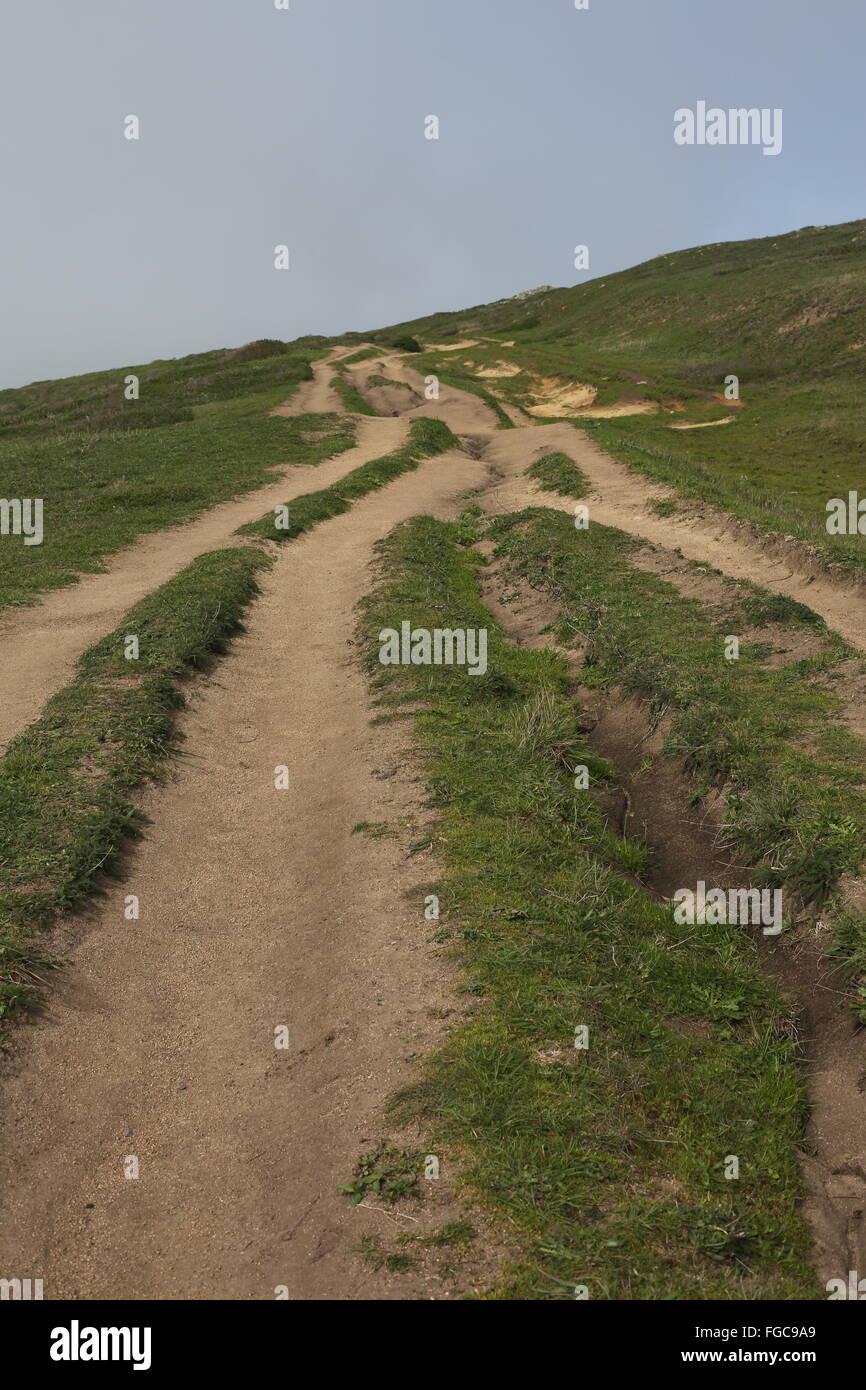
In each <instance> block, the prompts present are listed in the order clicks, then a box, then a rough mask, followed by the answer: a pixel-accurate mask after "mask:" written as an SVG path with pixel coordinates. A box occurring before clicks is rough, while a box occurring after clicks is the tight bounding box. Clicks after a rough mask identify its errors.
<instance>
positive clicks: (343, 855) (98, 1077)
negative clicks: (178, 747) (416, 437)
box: [0, 453, 484, 1299]
mask: <svg viewBox="0 0 866 1390" xmlns="http://www.w3.org/2000/svg"><path fill="white" fill-rule="evenodd" d="M483 474H484V468H483V465H481V464H479V463H476V462H474V461H473V460H471V459H470V458H468V457H467V456H466V455H464V454H459V453H454V454H447V455H442V456H439V457H437V458H434V459H431V460H429V461H428V462H426V463H425V464H423V465H422V466H421V467H420V468H419V469H418V470H417V472H415V473H413V474H410V475H406V476H405V477H403V478H401V479H398V480H397V481H395V482H394V483H392V484H391V485H390V487H388V488H387V489H385V490H384V491H382V492H377V493H375V494H373V495H372V496H370V497H368V498H366V499H364V500H362V501H360V502H358V503H356V505H355V506H354V507H353V508H352V510H351V512H350V513H348V514H346V515H345V516H342V517H338V518H336V519H334V520H332V521H330V522H328V523H326V524H324V525H322V526H320V527H319V528H317V530H316V531H314V532H312V533H311V534H310V535H309V536H307V537H303V538H301V539H299V540H298V541H295V542H293V543H292V544H291V545H289V546H287V547H286V548H285V550H284V551H283V552H282V554H281V555H280V557H279V559H278V561H277V564H276V566H275V567H274V569H273V571H271V572H270V573H269V574H268V575H267V576H266V577H265V579H264V590H265V592H264V594H263V596H262V597H261V599H260V600H259V601H258V602H257V603H256V604H255V605H254V608H253V609H252V610H251V615H250V618H249V621H248V630H247V632H246V634H245V635H244V636H242V637H241V638H239V639H238V640H237V641H236V642H235V643H234V644H233V646H232V649H231V652H230V654H229V655H228V656H227V657H226V658H225V659H224V660H223V661H222V662H221V663H220V664H219V666H218V667H217V668H216V669H215V673H214V675H213V676H212V677H211V678H209V679H207V680H206V681H204V682H203V685H202V687H200V688H197V689H198V693H197V694H196V696H195V699H194V705H193V709H192V711H191V713H190V714H188V715H187V716H186V717H185V719H184V725H185V731H186V734H187V740H188V741H187V745H186V756H185V757H184V759H183V760H182V762H181V764H180V767H179V771H178V775H177V778H176V780H175V781H173V782H172V783H171V784H170V785H169V786H168V787H164V788H162V789H154V790H152V791H150V792H148V793H147V794H146V795H145V797H144V798H143V804H144V809H145V811H146V812H147V813H149V814H150V815H151V816H152V818H153V824H152V825H151V828H150V829H149V831H148V832H147V833H146V836H145V839H144V840H143V842H141V843H140V844H139V845H138V846H137V847H136V848H135V850H134V851H132V852H131V853H130V855H129V862H128V875H127V878H126V880H125V882H124V883H123V884H122V885H114V886H111V887H110V888H109V891H108V894H107V896H106V898H105V899H104V900H103V901H102V902H101V903H100V905H99V906H98V908H96V909H95V910H94V911H93V912H92V914H91V915H90V919H89V922H88V923H87V925H86V929H85V931H84V936H83V940H82V941H81V943H80V945H79V946H78V947H77V949H76V950H75V953H74V964H73V966H72V968H71V969H70V971H69V972H68V974H67V977H66V982H65V984H63V985H62V986H61V988H60V989H58V990H55V991H54V993H53V996H52V1000H51V1005H50V1012H49V1013H48V1015H47V1017H46V1018H44V1019H43V1020H41V1021H39V1022H37V1023H36V1024H35V1025H32V1026H28V1027H24V1028H22V1029H20V1030H18V1034H17V1047H18V1054H19V1055H18V1058H17V1061H16V1062H14V1063H13V1074H12V1075H11V1077H7V1078H6V1080H5V1084H4V1088H3V1089H4V1104H3V1111H4V1119H3V1121H2V1127H0V1154H2V1159H0V1189H2V1191H3V1203H2V1205H3V1208H4V1210H5V1213H6V1214H5V1216H4V1218H3V1221H2V1235H0V1268H3V1269H4V1270H9V1271H13V1270H14V1271H17V1270H20V1271H22V1273H26V1272H28V1271H29V1272H31V1273H32V1275H33V1276H34V1277H36V1276H37V1275H38V1276H40V1277H43V1278H44V1279H45V1281H46V1282H45V1296H46V1298H63V1297H80V1298H120V1299H130V1298H135V1299H150V1298H177V1299H185V1298H205V1299H207V1298H231V1299H239V1298H240V1299H268V1298H273V1296H274V1294H273V1290H274V1288H275V1287H276V1286H277V1285H278V1284H286V1285H288V1287H289V1290H290V1294H291V1297H292V1298H300V1299H330V1298H335V1299H358V1298H363V1297H369V1296H372V1295H373V1294H374V1296H375V1297H390V1296H394V1297H398V1296H400V1295H399V1293H394V1294H393V1295H392V1294H391V1293H390V1292H389V1288H390V1285H389V1282H388V1280H387V1279H386V1277H385V1276H382V1277H378V1276H373V1275H371V1274H370V1273H369V1270H368V1269H367V1268H366V1267H365V1266H364V1265H363V1264H362V1263H361V1262H360V1261H359V1260H358V1259H357V1257H356V1256H354V1255H352V1254H350V1253H349V1247H350V1246H351V1245H352V1244H353V1243H354V1242H355V1241H356V1240H357V1239H358V1238H359V1237H360V1235H362V1234H364V1233H366V1232H372V1233H374V1234H377V1235H391V1234H393V1229H392V1228H391V1225H390V1223H389V1222H388V1221H387V1220H385V1219H384V1218H383V1217H382V1215H381V1213H380V1212H377V1211H371V1210H367V1209H365V1208H356V1209H353V1208H351V1207H350V1205H349V1203H348V1202H347V1200H346V1199H345V1198H342V1197H340V1196H338V1194H337V1192H336V1188H337V1185H338V1184H339V1183H340V1182H344V1181H347V1180H348V1179H349V1177H350V1176H351V1171H352V1167H353V1164H354V1162H355V1159H356V1158H357V1156H358V1153H359V1152H360V1151H362V1150H363V1147H364V1144H365V1143H367V1142H369V1143H370V1145H371V1146H372V1145H374V1144H375V1142H376V1141H377V1139H378V1138H379V1137H380V1133H381V1124H382V1122H381V1120H380V1118H379V1111H380V1107H381V1104H382V1101H383V1099H384V1097H385V1096H386V1095H387V1093H388V1092H389V1091H390V1089H391V1088H392V1087H393V1086H395V1085H397V1084H399V1083H402V1082H404V1081H405V1080H406V1079H407V1078H408V1076H409V1074H410V1068H409V1064H408V1063H407V1062H406V1061H405V1060H404V1059H405V1058H406V1057H407V1056H408V1055H409V1054H411V1053H422V1052H424V1051H426V1050H427V1049H428V1048H429V1047H430V1045H431V1044H433V1043H435V1042H436V1040H437V1038H439V1037H440V1036H441V1033H440V1030H441V1028H442V1024H441V1022H437V1021H434V1020H431V1017H430V1016H429V1015H430V1011H432V1010H436V1009H440V1008H441V1007H442V1005H443V1003H445V1002H447V1003H450V1004H452V1005H453V999H449V998H447V996H446V995H444V994H443V990H445V989H447V987H448V982H449V977H448V972H447V970H446V969H445V968H444V966H443V964H442V962H441V960H440V959H439V956H438V951H437V949H436V948H434V947H431V946H428V945H426V944H425V938H426V936H427V934H428V931H429V924H428V923H425V922H424V920H423V918H422V917H421V914H420V912H419V911H417V909H416V907H415V905H414V904H410V903H407V902H406V900H405V899H404V897H403V895H404V893H405V892H406V891H407V889H409V888H412V887H416V888H417V886H418V884H419V883H420V882H421V881H429V878H430V874H431V866H430V861H429V858H426V857H424V856H418V857H417V858H412V859H407V857H406V851H405V848H400V847H399V846H398V844H397V843H396V842H395V841H394V840H392V839H382V840H377V841H373V840H370V839H369V838H368V837H365V836H363V835H355V836H353V835H352V834H351V828H352V826H353V824H355V823H357V822H359V821H377V820H388V821H391V822H393V821H395V820H396V819H397V818H398V817H400V816H402V815H404V814H406V813H407V812H412V811H413V810H414V809H416V808H417V805H418V800H419V797H418V788H417V786H416V785H415V782H414V781H413V780H412V778H411V776H410V775H408V774H406V773H404V772H402V771H397V769H398V768H399V767H400V764H401V762H402V760H403V758H402V748H403V745H404V743H405V741H406V740H407V738H408V732H407V729H406V726H405V725H403V724H398V725H394V726H384V727H382V726H380V727H375V728H374V727H371V725H370V723H369V718H370V715H369V707H368V704H369V702H368V694H367V689H366V682H365V680H364V678H363V677H362V675H361V674H360V672H359V671H358V670H357V669H356V666H355V664H354V657H353V652H352V649H351V647H350V646H349V645H348V643H349V640H350V637H351V635H352V629H353V621H354V615H353V607H354V604H355V602H356V600H357V599H358V597H359V596H360V594H361V593H363V592H365V591H366V590H367V588H368V587H369V571H368V566H369V562H370V558H371V550H372V545H373V542H374V541H375V540H376V539H377V538H378V537H380V536H382V535H384V534H386V533H387V532H388V531H389V530H390V529H391V528H392V527H393V526H394V525H395V524H396V523H397V522H398V521H400V520H401V519H403V518H404V517H408V516H411V515H414V514H416V513H418V512H433V513H439V514H443V515H454V514H456V513H457V512H459V508H460V505H462V504H457V505H454V504H453V503H452V501H451V499H452V498H454V497H455V496H456V494H457V493H458V492H460V491H461V490H463V489H465V488H467V487H472V486H477V485H478V484H479V483H480V482H481V481H482V480H483ZM280 764H285V765H286V766H288V767H289V769H290V778H291V787H290V790H288V791H276V790H275V789H274V785H273V777H274V768H275V767H276V766H277V765H280ZM395 771H397V775H394V773H395ZM423 814H424V813H422V815H423ZM411 838H412V836H411V834H409V835H408V840H409V841H411ZM406 842H407V834H406V833H404V836H403V844H404V845H405V843H406ZM127 893H136V894H138V895H139V897H140V899H141V919H140V921H138V922H127V921H125V920H124V917H123V899H124V895H125V894H127ZM279 1024H287V1025H288V1027H289V1030H290V1043H291V1045H290V1049H289V1050H288V1051H287V1052H277V1051H275V1049H274V1041H273V1030H274V1028H275V1026H276V1025H279ZM130 1154H132V1155H136V1156H137V1157H138V1159H139V1162H140V1173H141V1176H140V1178H139V1180H138V1181H131V1180H127V1179H125V1178H124V1176H123V1172H122V1162H123V1159H124V1157H125V1156H126V1155H130ZM435 1186H438V1185H436V1184H431V1187H435ZM89 1204H92V1207H91V1206H90V1205H89Z"/></svg>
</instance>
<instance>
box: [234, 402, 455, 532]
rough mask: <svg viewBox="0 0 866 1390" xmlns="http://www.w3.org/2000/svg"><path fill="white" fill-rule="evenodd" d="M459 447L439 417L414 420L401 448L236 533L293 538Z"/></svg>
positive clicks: (373, 460)
mask: <svg viewBox="0 0 866 1390" xmlns="http://www.w3.org/2000/svg"><path fill="white" fill-rule="evenodd" d="M458 447H459V445H458V441H457V439H456V437H455V436H454V435H453V434H452V433H451V430H450V429H449V428H448V426H447V425H445V424H443V422H442V421H441V420H428V419H427V418H426V417H424V418H421V419H418V420H413V421H412V424H411V426H410V429H409V438H408V440H407V442H406V444H404V446H403V448H402V449H397V450H395V452H394V453H393V454H385V455H383V457H382V458H378V459H371V460H370V462H369V463H362V464H361V465H360V467H359V468H353V469H352V471H351V472H350V473H347V474H346V476H345V478H341V479H340V481H339V482H337V483H333V484H332V485H331V487H327V488H322V489H321V491H319V492H307V493H304V494H303V496H301V497H296V498H295V499H294V500H293V501H292V502H290V503H287V504H286V505H285V506H284V507H277V508H275V509H274V511H273V512H268V514H267V516H264V517H262V518H261V520H260V521H252V522H249V523H248V524H247V525H246V526H241V527H240V528H239V534H241V535H247V536H258V537H260V538H261V539H263V540H270V541H281V542H282V541H290V540H294V538H295V536H300V535H301V534H302V533H303V532H304V531H309V530H311V529H312V528H313V527H314V526H317V525H318V524H319V522H320V521H327V520H328V519H329V518H330V517H332V516H339V515H340V514H341V513H342V512H347V511H348V510H349V507H350V506H351V505H352V503H353V502H354V501H356V500H357V498H359V497H363V496H364V495H365V494H366V493H368V492H373V491H374V490H375V489H376V488H380V487H384V486H385V484H386V483H390V482H391V481H392V480H393V479H394V478H397V477H399V476H400V474H401V473H408V472H410V471H411V470H412V469H414V468H417V467H418V465H419V463H422V462H423V460H424V459H425V458H430V457H432V456H433V455H434V454H441V453H444V451H445V450H446V449H456V448H458Z"/></svg>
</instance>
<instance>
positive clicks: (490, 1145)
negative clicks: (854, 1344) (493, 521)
mask: <svg viewBox="0 0 866 1390" xmlns="http://www.w3.org/2000/svg"><path fill="white" fill-rule="evenodd" d="M526 524H527V523H525V522H524V523H523V525H524V526H525V525H526ZM517 525H519V523H515V532H514V534H517V529H516V528H517ZM572 544H573V543H572ZM380 551H381V556H382V561H383V565H382V569H383V578H382V579H381V580H380V582H379V583H378V584H377V586H376V588H375V590H374V591H373V592H372V594H371V595H369V596H368V597H367V598H366V599H365V600H364V601H363V603H362V605H361V618H360V631H361V637H362V642H363V649H364V651H365V653H366V661H367V665H368V670H369V674H370V679H371V682H372V685H373V687H374V689H375V690H376V691H377V704H378V705H379V706H380V708H381V709H383V710H386V711H389V712H390V713H391V714H392V715H393V716H395V717H397V716H399V714H400V713H401V711H402V707H403V706H404V704H406V703H408V704H409V705H411V706H412V707H413V708H412V710H411V711H409V712H407V713H406V717H409V718H412V719H413V720H414V727H415V730H416V735H417V739H418V743H419V745H420V750H421V755H422V758H423V762H424V765H425V769H426V774H427V779H428V785H429V788H430V792H431V796H432V805H433V807H434V808H435V810H436V813H437V817H438V830H437V831H436V850H437V856H438V858H439V862H440V863H441V864H442V865H443V866H444V875H443V878H442V880H441V882H440V884H439V885H438V886H437V888H436V891H437V893H438V894H439V896H440V901H441V913H442V919H441V920H442V925H441V926H440V928H439V931H438V932H437V939H442V940H447V941H449V942H450V943H451V945H452V947H453V949H454V951H455V952H456V953H457V955H458V957H459V958H460V959H461V960H462V961H463V962H464V964H465V967H466V971H467V975H468V982H467V986H466V988H467V991H468V995H469V997H470V998H472V999H474V1000H475V1001H476V1007H475V1009H474V1010H473V1011H472V1012H471V1013H470V1015H469V1017H468V1019H467V1021H466V1022H465V1023H463V1024H462V1025H461V1026H460V1027H459V1028H457V1029H456V1030H455V1031H454V1033H453V1034H452V1035H451V1038H450V1040H449V1041H448V1043H447V1044H446V1045H445V1047H444V1048H443V1049H442V1050H441V1051H439V1052H438V1053H436V1054H435V1056H433V1057H432V1058H431V1059H430V1060H429V1063H428V1064H427V1066H426V1068H425V1070H424V1074H423V1076H422V1079H421V1080H420V1081H419V1083H418V1084H417V1085H415V1086H413V1087H411V1088H410V1089H408V1090H406V1091H404V1092H403V1093H402V1094H401V1095H400V1096H398V1097H397V1098H395V1100H394V1102H393V1106H392V1113H393V1117H394V1119H395V1121H398V1122H401V1123H402V1122H404V1121H407V1120H409V1119H412V1118H414V1119H418V1120H420V1121H421V1123H422V1124H423V1125H424V1132H425V1135H429V1136H430V1138H429V1151H430V1152H437V1153H445V1154H446V1155H447V1156H448V1157H449V1158H456V1159H457V1160H458V1161H459V1162H460V1164H461V1170H462V1172H463V1174H464V1180H465V1182H466V1183H467V1184H468V1186H469V1188H470V1189H471V1190H472V1191H473V1192H474V1194H475V1195H476V1197H477V1198H478V1199H480V1200H481V1202H482V1203H483V1204H484V1205H485V1206H486V1207H487V1208H488V1210H492V1211H493V1212H495V1213H498V1214H499V1215H501V1217H502V1218H503V1219H504V1221H503V1229H504V1231H507V1232H508V1234H509V1237H510V1238H511V1239H512V1240H514V1239H515V1233H517V1239H518V1241H519V1244H520V1246H521V1247H522V1248H521V1253H520V1255H519V1256H518V1257H517V1258H516V1260H515V1262H514V1264H513V1266H512V1267H511V1268H510V1269H509V1270H507V1271H506V1273H505V1274H504V1276H503V1278H502V1280H501V1282H500V1284H499V1285H498V1286H497V1288H496V1289H495V1290H493V1291H491V1293H490V1294H489V1297H491V1298H503V1299H538V1300H559V1299H569V1300H570V1299H573V1298H574V1297H575V1289H576V1288H578V1287H585V1288H586V1289H587V1290H588V1294H589V1297H591V1298H594V1299H598V1298H601V1299H633V1298H639V1299H714V1298H720V1299H754V1298H762V1299H763V1298H786V1299H807V1298H813V1297H817V1296H820V1295H819V1293H818V1290H817V1287H816V1283H815V1280H814V1276H813V1274H812V1273H811V1271H810V1269H809V1267H808V1264H807V1258H806V1253H807V1237H806V1233H805V1230H804V1227H803V1223H802V1220H801V1217H800V1214H799V1211H798V1200H799V1197H800V1176H799V1171H798V1164H797V1159H796V1150H797V1146H798V1145H799V1144H800V1143H801V1142H802V1136H803V1124H804V1099H803V1094H802V1090H801V1082H800V1077H799V1074H798V1067H797V1065H796V1064H795V1054H794V1048H793V1044H792V1042H791V1040H790V1029H788V1027H787V1026H786V1025H787V1022H788V1020H787V1014H786V1008H785V1005H784V1004H783V1002H782V1001H781V1000H780V998H779V997H778V995H777V994H776V992H775V990H774V989H773V988H772V986H771V985H770V984H768V982H767V980H766V979H765V978H764V976H763V975H762V972H761V969H760V967H759V962H758V958H757V954H756V950H755V947H754V945H753V943H752V942H750V941H749V940H748V939H747V938H746V937H745V935H744V934H743V932H742V930H741V929H740V928H738V927H731V926H727V925H726V926H719V927H710V926H697V927H695V926H688V927H686V926H678V925H676V924H675V923H674V920H673V914H672V912H671V911H670V909H669V908H667V907H666V906H665V905H663V904H662V903H660V902H657V901H655V900H652V899H650V898H649V897H648V896H647V895H646V894H645V893H644V892H643V891H642V890H641V889H640V888H639V887H638V886H636V885H635V883H634V880H633V879H630V878H628V877H627V876H626V874H625V872H624V866H625V865H628V864H629V862H630V860H631V856H630V853H629V846H628V844H627V843H626V842H624V841H622V840H619V839H618V838H617V837H616V836H614V835H612V834H611V832H609V831H608V830H607V829H606V828H605V825H604V822H603V818H602V815H601V812H600V810H599V808H598V806H597V805H596V803H595V800H594V799H593V797H592V796H591V795H590V794H589V793H587V792H585V791H576V790H575V779H574V776H573V771H574V768H575V766H576V765H578V764H580V763H585V764H586V765H587V766H588V767H589V768H590V769H591V774H592V780H593V781H596V780H598V779H601V778H603V777H604V776H605V768H604V765H600V763H599V760H598V759H594V758H593V757H592V755H591V754H589V753H587V751H586V750H585V748H584V747H583V746H582V742H581V736H580V733H579V728H578V725H577V722H576V717H575V708H574V703H573V700H572V698H571V695H570V686H569V675H568V669H567V666H566V663H565V661H564V659H563V657H562V656H561V655H560V654H559V653H557V652H553V651H550V650H530V649H523V648H518V647H516V646H514V645H513V644H511V643H509V642H507V641H506V640H505V639H504V637H503V636H502V634H501V633H500V631H499V630H498V629H497V627H496V625H495V624H494V623H493V622H492V620H491V618H490V615H489V612H488V610H487V609H486V608H485V606H484V605H483V603H482V601H481V598H480V595H479V586H478V566H479V564H480V563H481V561H480V559H479V557H478V555H477V554H476V553H475V552H471V551H467V550H465V549H463V548H461V546H460V544H459V536H458V534H457V532H456V528H455V527H454V526H452V525H449V524H446V523H441V522H437V521H434V520H432V519H430V518H416V519H415V520H413V521H411V522H408V523H405V524H404V525H403V526H401V527H399V528H397V530H396V531H395V532H393V533H392V534H391V536H390V537H388V538H387V539H386V540H385V541H383V542H382V543H381V546H380ZM584 563H586V561H585V562H584ZM404 621H409V622H410V623H411V624H412V625H413V627H426V628H428V629H431V628H434V627H437V626H442V625H446V626H447V627H449V628H452V629H454V628H461V627H467V628H471V627H475V628H478V627H486V628H487V631H488V634H489V637H488V643H489V656H488V660H489V665H488V670H487V672H486V674H485V675H484V676H475V677H473V676H470V675H468V674H467V673H466V670H465V668H459V667H446V666H442V667H434V666H389V667H382V666H381V665H380V664H379V662H378V634H379V632H380V631H381V630H382V629H384V628H397V629H398V630H399V628H400V624H401V623H402V622H404ZM419 704H421V705H422V706H423V708H422V710H421V711H420V712H417V709H418V705H419ZM428 891H430V890H427V889H425V892H428ZM420 912H421V907H420V904H419V917H420ZM581 1028H588V1030H589V1033H588V1042H589V1045H588V1047H582V1048H580V1049H578V1048H577V1047H576V1046H575V1042H576V1037H577V1036H578V1034H576V1030H579V1029H581ZM425 1142H428V1141H426V1140H425ZM728 1155H737V1156H738V1159H739V1164H740V1178H739V1180H738V1181H729V1180H727V1179H726V1177H725V1163H726V1158H727V1156H728Z"/></svg>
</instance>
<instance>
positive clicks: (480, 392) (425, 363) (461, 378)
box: [411, 355, 516, 430]
mask: <svg viewBox="0 0 866 1390" xmlns="http://www.w3.org/2000/svg"><path fill="white" fill-rule="evenodd" d="M411 365H412V369H413V370H414V371H416V372H420V373H421V375H422V376H425V377H426V376H436V377H438V378H439V380H440V381H441V382H443V383H444V385H446V386H456V388H457V389H458V391H468V392H469V393H470V395H473V396H478V397H479V399H480V400H482V401H484V404H485V405H487V406H489V407H490V409H491V410H492V411H493V414H494V415H495V416H496V419H497V422H498V424H497V428H498V429H501V430H513V429H515V428H516V426H515V424H514V421H513V420H512V419H511V417H510V416H509V415H508V414H506V412H505V411H504V410H503V408H502V405H501V404H500V402H499V400H498V398H497V397H496V396H495V395H494V394H493V392H492V391H489V390H488V389H487V387H486V386H485V385H484V384H483V383H482V382H481V381H479V379H478V378H477V377H476V376H473V375H472V372H471V371H468V370H466V369H465V368H461V367H460V366H458V365H457V364H456V363H448V364H443V363H442V362H441V360H440V359H439V358H438V357H436V356H435V355H428V356H425V357H419V358H417V359H415V360H413V362H412V364H411Z"/></svg>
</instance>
